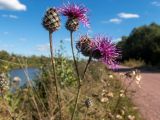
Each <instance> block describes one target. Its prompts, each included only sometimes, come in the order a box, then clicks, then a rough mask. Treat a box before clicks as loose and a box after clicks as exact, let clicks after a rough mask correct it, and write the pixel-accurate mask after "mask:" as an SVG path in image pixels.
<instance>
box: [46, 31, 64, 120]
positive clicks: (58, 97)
mask: <svg viewBox="0 0 160 120" xmlns="http://www.w3.org/2000/svg"><path fill="white" fill-rule="evenodd" d="M49 41H50V54H51V64H52V69H53V74H54V79H55V80H54V82H55V88H56V97H57V102H58V107H59V114H60V116H59V119H60V120H61V119H62V111H61V102H60V101H61V100H60V95H59V88H58V81H57V76H56V69H55V60H54V57H53V46H52V32H49Z"/></svg>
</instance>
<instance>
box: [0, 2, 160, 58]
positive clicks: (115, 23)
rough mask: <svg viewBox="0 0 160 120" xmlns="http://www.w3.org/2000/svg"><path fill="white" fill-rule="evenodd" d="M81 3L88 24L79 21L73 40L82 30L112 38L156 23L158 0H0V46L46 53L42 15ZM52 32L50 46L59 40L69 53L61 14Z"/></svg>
mask: <svg viewBox="0 0 160 120" xmlns="http://www.w3.org/2000/svg"><path fill="white" fill-rule="evenodd" d="M68 1H69V2H70V3H76V4H83V5H85V6H86V7H87V8H88V9H89V12H88V17H89V21H90V24H91V25H90V26H91V28H89V29H88V28H85V27H84V26H83V25H82V24H80V29H79V30H78V31H77V32H75V33H74V39H75V41H77V40H78V37H79V36H80V35H82V34H86V33H87V34H89V35H91V36H94V35H97V34H103V35H106V36H108V37H110V38H112V40H113V42H117V41H120V40H121V37H122V36H128V35H129V34H130V32H131V31H132V29H133V28H135V27H139V26H141V25H146V24H150V23H152V22H156V23H158V24H160V15H159V13H160V0H0V50H6V51H8V52H9V53H15V54H21V55H26V56H30V55H46V56H48V55H49V40H48V32H47V31H46V30H45V29H44V28H43V27H42V25H41V23H42V18H43V15H44V13H45V11H46V10H47V9H48V8H49V7H61V6H62V5H63V4H65V3H67V2H68ZM61 21H62V25H61V28H60V29H59V30H58V31H56V32H55V33H54V34H53V46H54V48H55V49H56V50H57V49H59V44H60V40H63V43H64V47H65V51H66V52H65V54H66V55H70V53H71V50H70V39H69V32H68V31H67V30H66V29H65V21H66V18H65V17H61Z"/></svg>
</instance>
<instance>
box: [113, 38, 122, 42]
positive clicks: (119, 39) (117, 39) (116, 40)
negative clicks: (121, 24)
mask: <svg viewBox="0 0 160 120" xmlns="http://www.w3.org/2000/svg"><path fill="white" fill-rule="evenodd" d="M121 40H122V38H115V39H113V41H114V42H118V41H121Z"/></svg>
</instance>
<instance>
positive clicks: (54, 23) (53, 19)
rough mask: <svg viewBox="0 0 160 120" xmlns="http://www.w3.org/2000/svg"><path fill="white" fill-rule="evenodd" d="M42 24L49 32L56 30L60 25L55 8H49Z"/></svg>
mask: <svg viewBox="0 0 160 120" xmlns="http://www.w3.org/2000/svg"><path fill="white" fill-rule="evenodd" d="M42 24H43V26H44V28H46V29H47V30H48V31H50V32H54V31H56V30H57V29H58V28H59V27H60V17H59V14H58V12H57V9H55V8H49V9H48V10H47V11H46V14H45V16H44V18H43V23H42Z"/></svg>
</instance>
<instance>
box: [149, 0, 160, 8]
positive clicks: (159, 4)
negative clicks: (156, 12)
mask: <svg viewBox="0 0 160 120" xmlns="http://www.w3.org/2000/svg"><path fill="white" fill-rule="evenodd" d="M151 4H152V5H154V6H157V7H160V2H158V1H153V2H151Z"/></svg>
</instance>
